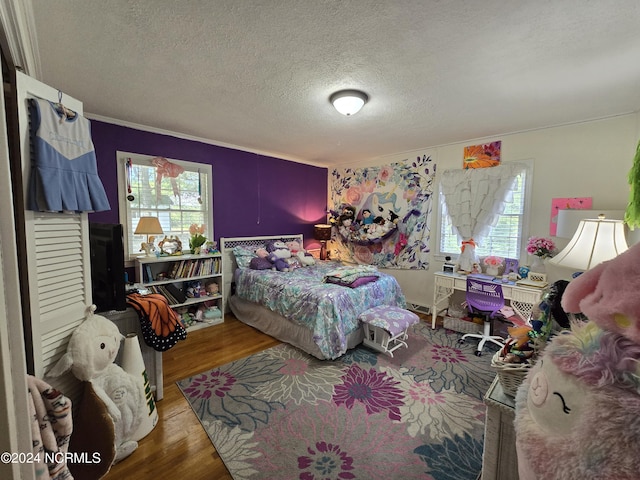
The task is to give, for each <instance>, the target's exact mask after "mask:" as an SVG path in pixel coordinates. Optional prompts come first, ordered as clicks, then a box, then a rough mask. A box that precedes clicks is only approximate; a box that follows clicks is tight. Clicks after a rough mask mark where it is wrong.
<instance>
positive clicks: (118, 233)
mask: <svg viewBox="0 0 640 480" xmlns="http://www.w3.org/2000/svg"><path fill="white" fill-rule="evenodd" d="M89 244H90V248H91V294H92V296H93V303H94V304H95V305H96V307H97V309H96V312H106V311H109V310H120V311H122V310H126V309H127V297H126V291H125V269H124V243H123V230H122V225H120V224H111V223H94V222H89Z"/></svg>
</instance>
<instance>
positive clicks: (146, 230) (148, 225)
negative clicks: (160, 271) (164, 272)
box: [133, 217, 163, 257]
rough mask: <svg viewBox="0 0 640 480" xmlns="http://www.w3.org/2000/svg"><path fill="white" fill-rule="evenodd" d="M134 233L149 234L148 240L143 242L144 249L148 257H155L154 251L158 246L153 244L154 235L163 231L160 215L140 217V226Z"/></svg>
mask: <svg viewBox="0 0 640 480" xmlns="http://www.w3.org/2000/svg"><path fill="white" fill-rule="evenodd" d="M133 233H134V234H135V235H147V241H146V243H143V244H142V249H143V250H144V251H145V253H146V254H147V256H148V257H153V256H154V253H153V251H154V250H155V249H156V247H155V246H154V245H153V240H154V237H153V236H152V235H161V234H162V233H163V231H162V226H161V225H160V220H158V217H140V220H139V221H138V226H137V227H136V230H135V232H133Z"/></svg>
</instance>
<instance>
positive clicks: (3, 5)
mask: <svg viewBox="0 0 640 480" xmlns="http://www.w3.org/2000/svg"><path fill="white" fill-rule="evenodd" d="M0 22H2V29H3V31H4V33H5V36H6V39H7V44H8V45H9V53H10V55H11V61H12V63H13V65H15V66H16V68H17V69H18V70H21V71H22V72H23V73H26V74H27V75H29V76H30V77H33V78H36V79H38V80H39V79H41V75H42V70H41V66H40V56H39V54H38V40H37V37H36V28H35V20H34V17H33V9H32V6H31V0H0Z"/></svg>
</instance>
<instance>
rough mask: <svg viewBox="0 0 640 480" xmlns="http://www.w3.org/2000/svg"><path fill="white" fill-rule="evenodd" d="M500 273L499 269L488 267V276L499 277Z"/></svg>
mask: <svg viewBox="0 0 640 480" xmlns="http://www.w3.org/2000/svg"><path fill="white" fill-rule="evenodd" d="M498 273H499V270H498V267H492V266H488V267H487V270H486V274H487V275H491V276H492V277H497V276H498Z"/></svg>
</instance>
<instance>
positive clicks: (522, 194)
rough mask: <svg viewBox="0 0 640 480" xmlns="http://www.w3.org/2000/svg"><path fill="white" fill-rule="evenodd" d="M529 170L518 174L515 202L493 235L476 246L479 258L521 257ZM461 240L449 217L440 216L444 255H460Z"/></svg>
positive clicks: (505, 212) (444, 208) (514, 192)
mask: <svg viewBox="0 0 640 480" xmlns="http://www.w3.org/2000/svg"><path fill="white" fill-rule="evenodd" d="M526 192H527V171H526V170H523V172H522V173H521V174H520V175H518V177H517V178H516V182H515V184H514V188H513V190H512V191H511V200H512V201H511V202H508V203H506V204H505V209H504V212H503V213H502V215H500V219H499V220H498V223H497V224H496V225H495V226H494V227H493V228H492V229H491V233H490V234H489V235H487V236H486V238H484V239H483V240H482V243H481V244H479V245H478V246H477V247H476V254H477V255H478V257H485V256H488V255H496V256H499V257H504V258H520V252H521V245H522V238H523V235H524V233H525V230H526V229H525V228H524V223H525V222H524V219H525V216H526V215H525V205H526V203H527V202H526V196H527V195H526ZM445 211H446V207H445V204H444V196H443V195H442V193H441V194H440V212H445ZM460 242H461V239H460V238H459V237H458V236H457V235H456V234H455V233H454V232H453V227H452V225H451V218H450V217H449V215H446V214H441V215H440V245H439V250H440V253H441V254H442V255H458V254H459V253H460Z"/></svg>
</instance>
